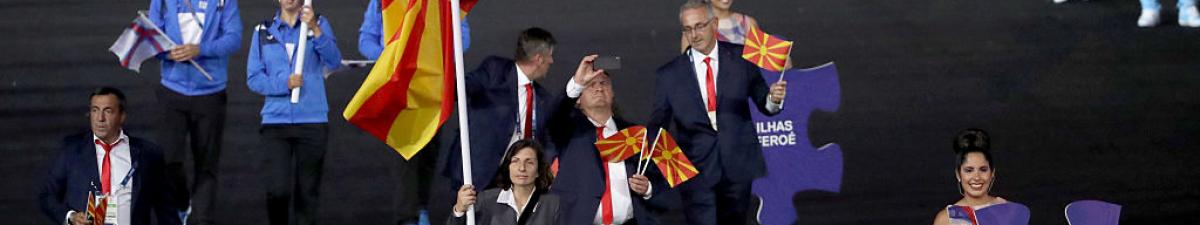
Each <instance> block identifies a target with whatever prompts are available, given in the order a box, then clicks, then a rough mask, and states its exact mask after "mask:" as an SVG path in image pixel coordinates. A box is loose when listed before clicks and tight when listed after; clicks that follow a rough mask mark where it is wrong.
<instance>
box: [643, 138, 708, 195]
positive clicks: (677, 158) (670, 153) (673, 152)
mask: <svg viewBox="0 0 1200 225" xmlns="http://www.w3.org/2000/svg"><path fill="white" fill-rule="evenodd" d="M658 135H659V137H658V138H657V139H656V140H655V141H654V148H652V149H651V150H650V152H651V154H650V155H651V156H650V157H651V158H652V159H654V164H656V165H658V170H659V171H660V172H662V175H663V177H664V178H666V179H667V184H669V185H670V186H671V187H672V188H674V187H677V186H679V184H682V183H683V182H685V181H688V180H689V179H692V177H696V175H697V174H700V171H699V170H697V169H696V166H695V165H693V164H692V161H691V160H688V158H687V155H684V154H683V149H680V148H679V145H678V144H676V143H675V138H672V137H671V134H670V133H667V130H664V129H662V128H659V129H658ZM643 173H644V171H643Z"/></svg>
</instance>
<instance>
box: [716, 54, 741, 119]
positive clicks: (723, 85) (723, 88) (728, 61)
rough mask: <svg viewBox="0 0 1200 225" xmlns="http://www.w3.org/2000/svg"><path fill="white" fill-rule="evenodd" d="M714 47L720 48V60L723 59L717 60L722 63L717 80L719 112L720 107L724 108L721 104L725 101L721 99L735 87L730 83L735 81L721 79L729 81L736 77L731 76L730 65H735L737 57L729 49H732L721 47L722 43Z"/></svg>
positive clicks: (718, 69) (718, 56)
mask: <svg viewBox="0 0 1200 225" xmlns="http://www.w3.org/2000/svg"><path fill="white" fill-rule="evenodd" d="M714 47H715V48H718V49H719V50H717V52H718V53H717V58H719V60H721V61H719V62H717V63H718V64H720V65H719V66H718V67H717V81H716V84H717V109H718V113H720V112H719V111H720V110H719V109H721V108H722V107H721V105H722V103H724V101H721V99H725V98H722V97H723V96H725V93H728V92H729V89H730V88H733V87H732V85H730V84H732V83H734V82H721V81H728V80H732V79H735V78H734V77H730V75H731V74H730V71H731V70H730V69H731V68H730V67H733V65H734V64H733V62H734V61H733V60H737V59H736V58H734V57H733V55H732V54H731V53H729V51H730V50H729V49H727V48H721V43H719V42H718V43H717V44H716V46H714Z"/></svg>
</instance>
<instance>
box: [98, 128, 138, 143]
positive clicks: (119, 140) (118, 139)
mask: <svg viewBox="0 0 1200 225" xmlns="http://www.w3.org/2000/svg"><path fill="white" fill-rule="evenodd" d="M97 140H99V141H100V143H104V140H101V139H100V136H96V133H92V142H93V143H95V142H96V141H97ZM121 140H124V141H125V144H129V136H125V130H124V129H122V130H121V135H120V136H117V142H116V143H121ZM116 143H113V144H114V145H115V144H116ZM105 144H108V143H105Z"/></svg>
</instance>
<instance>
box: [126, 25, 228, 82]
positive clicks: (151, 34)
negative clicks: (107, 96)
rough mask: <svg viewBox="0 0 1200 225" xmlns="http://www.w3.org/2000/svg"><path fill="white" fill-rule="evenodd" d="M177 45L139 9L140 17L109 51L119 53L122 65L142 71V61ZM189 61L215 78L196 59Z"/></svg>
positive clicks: (209, 78) (210, 77)
mask: <svg viewBox="0 0 1200 225" xmlns="http://www.w3.org/2000/svg"><path fill="white" fill-rule="evenodd" d="M176 45H177V44H175V41H172V40H171V38H168V37H167V35H166V34H164V33H163V32H162V30H160V29H158V26H155V25H154V22H152V21H150V19H149V18H146V12H144V11H138V17H137V18H134V19H133V22H132V23H130V24H129V28H125V32H123V33H121V36H120V37H117V41H116V42H113V44H112V46H111V47H108V51H110V52H112V53H113V54H114V55H117V60H118V61H120V63H121V67H125V68H128V69H130V70H133V71H137V72H141V67H142V62H145V61H146V59H149V58H151V57H154V56H155V55H158V54H160V53H163V52H166V51H170V50H171V48H174V47H175V46H176ZM188 62H190V63H191V64H192V66H195V67H196V69H198V70H200V73H201V74H204V77H205V78H208V80H212V79H213V78H212V75H209V74H208V72H207V71H204V68H201V67H200V64H196V61H191V60H189V61H188Z"/></svg>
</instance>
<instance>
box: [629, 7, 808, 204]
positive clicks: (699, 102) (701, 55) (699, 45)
mask: <svg viewBox="0 0 1200 225" xmlns="http://www.w3.org/2000/svg"><path fill="white" fill-rule="evenodd" d="M679 20H680V22H682V25H683V35H684V37H685V38H686V40H687V42H688V44H689V45H690V47H688V49H687V50H685V51H684V53H683V54H681V55H679V56H676V57H675V58H674V59H672V60H671V61H670V62H667V63H666V65H663V66H662V67H660V68H659V69H658V72H657V74H658V77H657V80H656V88H655V95H654V96H655V101H654V111H653V113H651V115H650V119H649V121H648V123H647V126H646V128H647V129H648V130H658V128H659V127H664V128H667V129H668V131H669V132H670V133H671V135H672V136H674V137H675V138H676V140H679V142H678V143H679V147H680V148H682V149H683V151H684V153H685V154H686V155H687V157H688V159H689V160H691V161H692V162H693V163H694V164H695V165H696V167H697V168H698V169H699V170H700V174H698V175H697V176H696V177H693V178H692V179H691V180H688V181H687V182H685V183H683V184H682V185H681V186H679V188H680V190H681V194H682V197H683V201H684V208H685V209H684V213H685V215H686V217H687V221H688V224H746V223H748V222H750V220H749V218H748V217H747V211H748V210H749V208H750V206H749V204H750V184H751V182H753V181H754V179H755V178H758V177H762V176H763V175H765V174H766V164H765V163H764V162H763V155H762V148H761V145H760V144H759V143H758V138H757V137H758V136H757V135H756V132H755V130H754V122H753V121H752V120H751V117H750V108H749V107H750V104H751V103H750V102H751V101H753V105H754V106H756V107H757V108H758V110H759V111H760V112H762V113H763V114H767V115H774V114H778V113H779V112H780V111H782V109H783V98H784V94H785V93H786V87H787V82H784V81H779V82H777V83H775V84H772V85H771V86H770V87H768V86H767V84H766V81H764V80H763V77H762V75H761V74H760V73H759V70H758V67H756V66H754V64H751V63H750V62H748V61H746V60H744V59H742V58H741V57H740V54H741V52H742V46H741V45H736V44H731V43H727V42H718V41H716V40H715V39H716V32H717V28H716V27H717V26H716V25H717V24H716V17H715V16H714V15H713V13H712V8H711V7H710V6H709V3H707V2H705V1H700V0H691V1H688V2H687V3H685V4H684V5H683V6H682V7H680V9H679ZM679 84H684V85H679Z"/></svg>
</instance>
